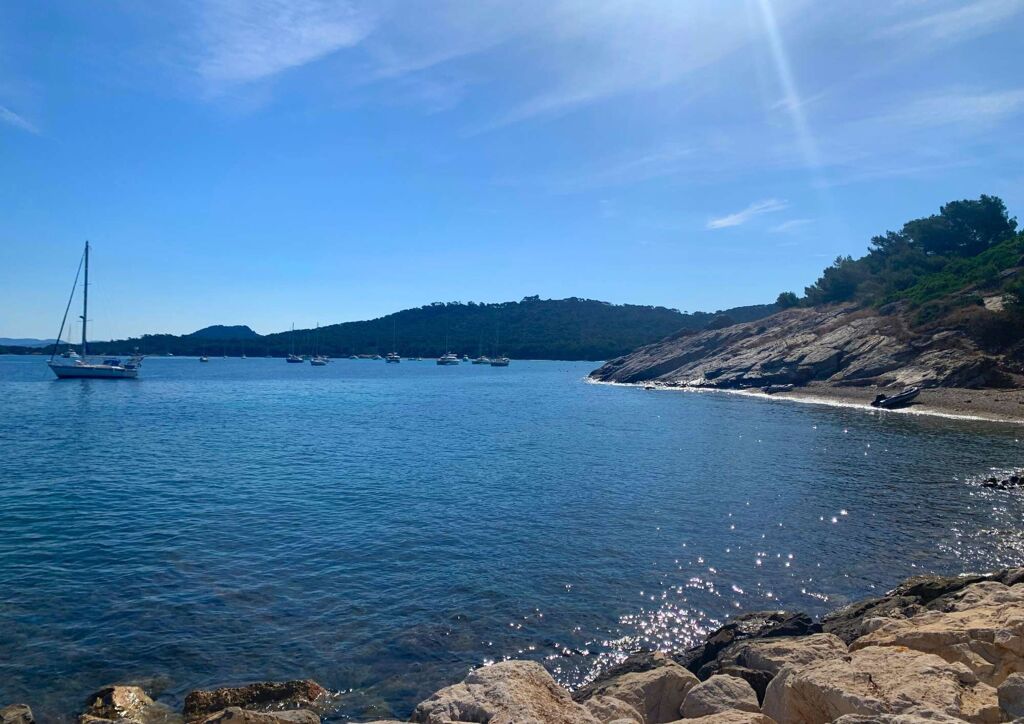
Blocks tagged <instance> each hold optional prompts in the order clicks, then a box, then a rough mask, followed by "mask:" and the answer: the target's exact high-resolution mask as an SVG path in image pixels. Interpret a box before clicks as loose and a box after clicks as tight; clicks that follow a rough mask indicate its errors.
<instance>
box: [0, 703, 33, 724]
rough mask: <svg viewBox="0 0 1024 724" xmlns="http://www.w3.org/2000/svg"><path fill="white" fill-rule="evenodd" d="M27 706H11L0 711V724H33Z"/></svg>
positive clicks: (30, 711)
mask: <svg viewBox="0 0 1024 724" xmlns="http://www.w3.org/2000/svg"><path fill="white" fill-rule="evenodd" d="M35 721H36V720H35V717H34V716H32V710H31V709H29V707H28V704H11V705H10V706H5V707H4V708H3V709H0V724H35Z"/></svg>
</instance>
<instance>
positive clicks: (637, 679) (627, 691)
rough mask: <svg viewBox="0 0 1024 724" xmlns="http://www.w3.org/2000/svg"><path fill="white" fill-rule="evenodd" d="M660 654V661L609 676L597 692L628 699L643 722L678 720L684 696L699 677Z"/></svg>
mask: <svg viewBox="0 0 1024 724" xmlns="http://www.w3.org/2000/svg"><path fill="white" fill-rule="evenodd" d="M659 656H660V657H661V665H659V666H656V667H654V668H652V669H648V670H646V671H633V672H629V673H625V674H620V675H619V676H616V677H613V678H611V679H606V680H604V681H602V682H601V684H599V685H598V686H597V688H596V690H595V691H594V693H595V694H599V695H602V696H611V697H614V698H616V699H619V700H621V701H624V702H626V703H627V704H629V705H630V706H632V707H633V708H634V709H636V710H637V711H638V712H639V713H640V716H641V722H642V724H660V723H661V722H670V721H675V720H676V719H678V718H679V707H680V706H682V703H683V699H685V698H686V694H687V693H688V692H689V691H690V689H692V688H693V687H694V686H696V685H697V684H698V683H699V679H698V678H697V677H696V676H694V675H693V674H692V673H691V672H690V671H688V670H687V669H685V668H684V667H682V666H680V665H679V664H677V663H675V662H674V661H672V660H671V659H670V658H668V657H667V656H665V655H664V654H660V655H659Z"/></svg>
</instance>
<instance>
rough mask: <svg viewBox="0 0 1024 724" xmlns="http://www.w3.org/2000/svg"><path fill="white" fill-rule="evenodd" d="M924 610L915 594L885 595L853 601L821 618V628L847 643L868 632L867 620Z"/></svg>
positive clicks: (894, 616)
mask: <svg viewBox="0 0 1024 724" xmlns="http://www.w3.org/2000/svg"><path fill="white" fill-rule="evenodd" d="M923 610H924V607H923V606H922V605H921V603H920V601H919V599H917V598H915V597H913V596H895V595H894V596H885V597H883V598H869V599H867V600H864V601H858V602H856V603H851V604H850V605H849V606H846V607H844V608H841V609H839V610H837V611H833V612H832V613H829V614H828V615H826V616H825V617H824V618H822V619H821V628H822V629H823V630H824V631H825V632H826V633H830V634H833V635H835V636H838V637H839V638H840V639H842V640H843V641H844V642H846V643H847V644H849V643H852V642H853V641H854V640H856V639H858V638H860V637H861V636H863V635H864V634H866V633H868V630H867V628H866V627H865V622H866V621H869V620H877V619H882V618H900V619H902V618H908V617H909V616H913V615H914V614H916V613H920V612H921V611H923Z"/></svg>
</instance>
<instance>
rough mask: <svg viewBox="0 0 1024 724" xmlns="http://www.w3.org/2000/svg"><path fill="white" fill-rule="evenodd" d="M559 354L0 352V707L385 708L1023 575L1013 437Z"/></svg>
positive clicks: (404, 711)
mask: <svg viewBox="0 0 1024 724" xmlns="http://www.w3.org/2000/svg"><path fill="white" fill-rule="evenodd" d="M593 366H594V365H592V364H586V363H559V362H519V361H516V362H513V364H512V366H511V367H509V368H508V369H492V368H490V367H478V366H470V365H468V364H464V365H462V366H460V367H438V366H436V365H435V364H434V363H433V362H432V361H423V362H418V363H417V362H402V363H401V364H400V365H385V364H384V363H383V362H370V361H349V360H338V361H334V362H332V363H331V364H330V365H329V366H328V367H325V368H313V367H310V366H309V365H302V366H299V365H287V364H285V363H284V362H283V361H282V360H279V359H274V360H269V359H250V360H239V359H230V360H225V359H219V358H214V359H212V360H211V362H210V363H209V364H203V365H200V364H199V363H197V362H196V360H194V359H150V360H147V361H146V363H145V366H144V379H140V380H137V381H134V382H131V381H120V382H109V381H96V380H84V381H61V382H58V381H56V380H53V379H51V376H50V372H49V371H48V370H47V369H46V368H45V365H44V363H43V360H42V359H41V358H38V357H36V358H25V357H21V358H18V357H0V466H2V468H0V470H2V475H0V704H4V703H10V702H14V701H25V702H28V703H29V704H31V705H32V706H33V708H35V709H36V710H37V712H38V713H40V714H42V716H43V719H44V720H47V719H49V720H59V719H60V718H61V717H66V716H67V715H68V714H69V713H70V712H72V711H74V710H75V709H76V708H77V707H78V706H79V705H80V703H81V700H82V698H83V697H84V696H85V695H86V694H87V693H89V692H90V691H91V690H93V689H94V688H96V687H98V686H100V685H103V684H106V683H109V682H112V681H124V682H141V683H143V684H145V685H146V686H148V687H149V688H150V689H151V690H154V691H156V692H157V693H158V694H159V695H160V697H161V698H163V699H164V700H166V701H168V702H169V703H171V704H179V703H180V701H181V699H182V697H183V696H184V694H185V693H186V692H187V691H188V690H189V689H190V688H193V687H199V686H207V685H215V684H225V683H238V682H245V681H250V680H257V679H265V678H292V677H313V678H315V679H317V680H319V681H320V682H322V683H323V684H325V685H327V686H329V687H332V688H335V689H339V690H344V691H349V690H351V692H350V693H347V694H346V695H344V696H342V697H341V699H340V702H339V707H340V708H339V710H338V712H337V713H336V715H335V718H336V719H337V720H339V721H340V720H344V719H345V718H346V717H348V716H368V717H374V716H380V715H385V714H394V715H397V716H407V715H408V713H409V712H410V710H411V708H412V706H413V705H414V704H415V703H416V702H417V701H418V700H420V699H421V698H423V697H425V696H426V695H428V694H429V693H430V692H432V691H433V690H434V689H436V688H438V687H440V686H443V685H445V684H448V683H451V682H452V681H455V680H457V679H459V678H461V677H462V676H463V675H464V674H465V672H466V671H467V669H468V668H469V667H470V666H473V665H478V664H480V663H482V662H487V661H494V660H499V659H501V658H503V657H524V656H526V657H533V658H536V659H538V660H542V661H543V662H544V663H545V664H546V665H547V666H548V667H549V669H550V670H551V671H552V672H553V673H555V675H556V676H557V677H558V678H560V679H561V680H562V681H563V682H565V683H567V684H573V683H578V682H579V681H580V680H581V679H582V678H585V677H586V676H587V675H589V674H592V672H593V671H594V670H595V668H596V667H599V666H601V665H605V664H607V663H608V662H609V661H611V660H613V659H615V658H617V657H621V656H622V655H624V653H625V652H627V651H629V650H631V649H633V648H636V647H638V646H652V645H654V646H663V647H675V646H683V645H687V644H690V643H693V642H694V641H695V640H696V639H697V638H698V637H699V636H700V635H702V634H703V633H704V632H706V631H707V630H708V629H709V628H712V627H714V626H715V625H717V624H719V623H721V622H722V621H724V620H725V619H726V618H727V617H728V616H730V615H732V614H735V613H737V612H741V611H748V610H756V609H764V608H776V607H787V608H795V609H802V610H805V611H809V612H812V613H821V612H824V611H826V610H828V609H831V608H834V607H836V606H839V605H841V604H843V603H845V602H847V601H849V600H851V599H856V598H859V597H863V596H866V595H871V594H877V593H879V592H880V590H881V589H884V588H886V587H887V586H890V585H892V584H893V583H895V582H897V581H898V580H899V579H901V578H903V577H906V576H909V575H913V574H914V573H916V572H921V571H941V572H950V573H952V572H962V571H964V570H968V569H989V568H994V567H998V566H1002V565H1008V564H1021V563H1024V537H1022V534H1021V530H1022V520H1024V496H1021V495H1020V494H1017V493H1012V492H999V491H989V490H987V489H984V488H981V487H980V486H979V485H978V481H979V479H980V478H982V477H984V476H985V475H986V474H987V473H988V471H989V470H990V469H991V468H998V469H1006V468H1011V467H1016V466H1019V465H1022V464H1024V460H1022V458H1024V449H1022V445H1021V442H1020V437H1019V436H1021V435H1024V429H1021V428H1019V427H1015V426H1011V425H992V424H984V423H967V422H960V421H952V420H944V419H935V418H925V417H919V416H908V415H898V414H891V413H890V414H887V413H879V414H873V415H872V414H866V413H864V412H861V411H854V410H848V409H839V408H828V407H819V406H810V405H796V404H787V403H779V402H770V401H760V400H753V399H747V398H742V397H738V396H732V395H724V394H712V393H705V394H692V393H662V392H657V393H655V392H644V391H642V390H638V389H632V388H619V387H611V386H603V385H591V384H586V383H585V382H584V377H585V375H586V373H587V372H588V371H589V370H590V369H591V368H592V367H593Z"/></svg>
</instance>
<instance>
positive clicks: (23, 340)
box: [0, 337, 57, 347]
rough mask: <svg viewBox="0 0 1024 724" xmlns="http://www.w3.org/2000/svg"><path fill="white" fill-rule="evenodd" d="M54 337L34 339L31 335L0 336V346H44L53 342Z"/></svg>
mask: <svg viewBox="0 0 1024 724" xmlns="http://www.w3.org/2000/svg"><path fill="white" fill-rule="evenodd" d="M56 341H57V340H55V339H52V338H51V339H35V338H33V337H0V347H45V346H47V345H50V344H53V343H54V342H56Z"/></svg>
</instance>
